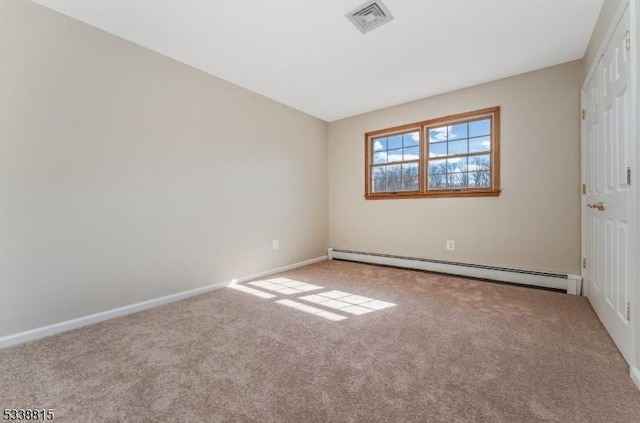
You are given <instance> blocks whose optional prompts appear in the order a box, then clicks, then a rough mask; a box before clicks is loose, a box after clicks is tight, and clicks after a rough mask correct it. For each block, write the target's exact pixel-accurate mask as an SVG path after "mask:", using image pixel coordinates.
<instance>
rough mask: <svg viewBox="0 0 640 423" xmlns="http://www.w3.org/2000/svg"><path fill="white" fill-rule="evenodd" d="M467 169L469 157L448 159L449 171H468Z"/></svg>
mask: <svg viewBox="0 0 640 423" xmlns="http://www.w3.org/2000/svg"><path fill="white" fill-rule="evenodd" d="M466 171H467V158H466V157H459V158H456V159H449V160H447V173H454V172H456V173H457V172H466Z"/></svg>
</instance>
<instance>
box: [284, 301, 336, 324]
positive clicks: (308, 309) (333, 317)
mask: <svg viewBox="0 0 640 423" xmlns="http://www.w3.org/2000/svg"><path fill="white" fill-rule="evenodd" d="M276 303H278V304H282V305H284V306H287V307H291V308H295V309H296V310H300V311H304V312H305V313H309V314H313V315H315V316H319V317H323V318H325V319H327V320H333V321H334V322H336V321H339V320H344V319H346V318H347V317H346V316H341V315H339V314H336V313H331V312H330V311H325V310H321V309H319V308H316V307H312V306H310V305H306V304H302V303H299V302H297V301H292V300H278V301H276Z"/></svg>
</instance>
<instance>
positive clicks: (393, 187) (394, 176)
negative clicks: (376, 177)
mask: <svg viewBox="0 0 640 423" xmlns="http://www.w3.org/2000/svg"><path fill="white" fill-rule="evenodd" d="M386 181H387V191H389V192H394V191H401V190H402V165H391V166H387V179H386Z"/></svg>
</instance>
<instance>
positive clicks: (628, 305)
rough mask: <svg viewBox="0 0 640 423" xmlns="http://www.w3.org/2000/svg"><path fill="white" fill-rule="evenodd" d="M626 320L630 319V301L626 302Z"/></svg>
mask: <svg viewBox="0 0 640 423" xmlns="http://www.w3.org/2000/svg"><path fill="white" fill-rule="evenodd" d="M627 321H629V322H630V321H631V303H627Z"/></svg>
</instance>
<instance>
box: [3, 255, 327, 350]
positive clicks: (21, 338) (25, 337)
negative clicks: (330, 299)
mask: <svg viewBox="0 0 640 423" xmlns="http://www.w3.org/2000/svg"><path fill="white" fill-rule="evenodd" d="M324 260H327V257H326V256H323V257H316V258H314V259H311V260H305V261H301V262H299V263H294V264H290V265H288V266H283V267H279V268H277V269H271V270H267V271H264V272H260V273H256V274H253V275H247V276H243V277H241V278H237V279H234V280H232V281H225V282H218V283H214V284H211V285H207V286H203V287H200V288H195V289H190V290H188V291H182V292H178V293H176V294H171V295H166V296H164V297H160V298H154V299H151V300H147V301H142V302H140V303H135V304H130V305H126V306H123V307H118V308H114V309H111V310H106V311H102V312H100V313H95V314H91V315H89V316H83V317H78V318H77V319H72V320H67V321H64V322H60V323H54V324H52V325H48V326H43V327H40V328H35V329H30V330H27V331H24V332H20V333H16V334H12V335H7V336H3V337H0V349H2V348H6V347H10V346H12V345H17V344H22V343H23V342H27V341H33V340H36V339H40V338H44V337H47V336H51V335H55V334H58V333H62V332H66V331H69V330H72V329H77V328H80V327H83V326H87V325H91V324H94V323H98V322H102V321H104V320H109V319H113V318H116V317H120V316H125V315H127V314H132V313H137V312H139V311H143V310H148V309H150V308H154V307H158V306H161V305H164V304H169V303H172V302H175V301H180V300H184V299H185V298H189V297H193V296H195V295H200V294H204V293H206V292H210V291H214V290H216V289H220V288H224V287H226V286H228V285H229V284H230V283H232V282H239V283H241V282H247V281H250V280H253V279H257V278H262V277H265V276H269V275H273V274H275V273H280V272H285V271H287V270H291V269H295V268H298V267H303V266H307V265H310V264H313V263H318V262H321V261H324Z"/></svg>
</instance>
